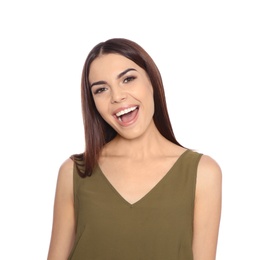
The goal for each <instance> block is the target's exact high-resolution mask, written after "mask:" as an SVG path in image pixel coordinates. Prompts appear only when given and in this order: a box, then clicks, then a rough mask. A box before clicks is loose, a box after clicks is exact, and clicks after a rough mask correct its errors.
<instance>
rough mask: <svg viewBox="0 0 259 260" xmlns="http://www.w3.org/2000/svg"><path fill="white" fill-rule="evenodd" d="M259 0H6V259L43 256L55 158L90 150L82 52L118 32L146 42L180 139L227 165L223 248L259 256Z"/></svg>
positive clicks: (1, 15)
mask: <svg viewBox="0 0 259 260" xmlns="http://www.w3.org/2000/svg"><path fill="white" fill-rule="evenodd" d="M257 2H258V1H250V0H243V1H239V0H236V1H230V0H224V1H223V0H218V1H205V0H204V1H202V0H197V1H165V0H164V1H163V0H160V1H151V0H150V1H135V0H132V1H119V0H118V1H113V0H110V1H106V0H100V1H88V0H85V1H55V0H52V1H46V0H45V1H36V0H34V1H18V0H17V1H11V0H10V1H7V0H6V1H1V3H0V27H1V28H0V29H1V31H0V37H1V40H0V45H1V47H0V116H1V117H0V119H1V127H0V131H1V132H0V160H1V168H0V174H1V175H0V178H1V181H0V199H1V204H0V205H1V214H0V238H1V259H6V260H7V259H26V260H35V259H37V260H41V259H42V260H44V259H46V256H47V251H48V246H49V239H50V232H51V225H52V209H53V200H54V193H55V185H56V177H57V172H58V169H59V166H60V164H61V163H62V162H63V161H64V160H65V159H66V158H67V157H68V156H70V155H71V154H73V153H77V152H81V151H82V150H83V149H84V143H83V142H84V139H83V127H82V120H81V105H80V77H81V70H82V67H83V63H84V60H85V58H86V55H87V54H88V52H89V51H90V49H91V48H92V47H93V46H94V45H95V44H97V43H98V42H100V41H104V40H106V39H108V38H113V37H125V38H129V39H131V40H134V41H136V42H137V43H139V44H140V45H142V46H143V47H144V48H145V49H146V50H147V51H148V52H149V54H150V55H151V56H152V57H153V59H154V60H155V62H156V63H157V65H158V67H159V69H160V71H161V74H162V77H163V79H164V85H165V90H166V95H167V101H168V109H169V111H170V116H171V120H172V124H173V128H174V131H175V134H176V137H177V139H178V140H179V141H180V142H181V143H182V144H183V145H184V146H187V147H189V148H194V149H197V150H198V151H200V152H202V153H205V154H208V155H210V156H212V157H213V158H214V159H216V160H217V161H218V163H219V164H220V165H221V168H222V171H223V207H222V220H221V226H220V235H219V242H218V257H217V259H220V260H230V259H231V260H232V259H235V260H238V259H240V260H244V259H245V260H250V259H251V260H252V259H253V260H254V259H259V251H258V243H259V239H258V234H259V224H258V222H259V213H258V205H259V203H258V201H259V189H258V186H259V183H258V175H259V170H258V168H259V167H258V161H259V159H258V150H257V149H258V144H259V140H258V133H259V128H258V112H259V105H258V92H257V89H258V87H259V51H258V50H259V47H258V46H259V15H258V14H259V8H258V6H257ZM2 256H4V257H3V258H2Z"/></svg>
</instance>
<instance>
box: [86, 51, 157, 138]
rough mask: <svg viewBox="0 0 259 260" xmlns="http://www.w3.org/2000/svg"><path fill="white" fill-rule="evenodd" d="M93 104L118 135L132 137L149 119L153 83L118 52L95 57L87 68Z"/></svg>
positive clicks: (142, 131)
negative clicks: (88, 69) (88, 68)
mask: <svg viewBox="0 0 259 260" xmlns="http://www.w3.org/2000/svg"><path fill="white" fill-rule="evenodd" d="M89 82H90V86H91V92H92V95H93V99H94V102H95V105H96V108H97V110H98V112H99V113H100V115H101V116H102V117H103V119H104V120H105V121H106V122H107V123H108V124H109V125H110V126H111V127H112V128H113V129H114V130H115V131H116V132H117V133H118V134H119V135H121V136H123V137H124V138H127V139H133V138H137V137H139V136H141V135H142V134H144V133H145V132H146V131H147V130H148V129H149V127H150V126H151V125H153V124H151V123H153V115H154V99H153V87H152V85H151V83H150V80H149V77H148V76H147V74H146V72H145V70H143V69H142V68H141V67H139V66H138V65H137V64H136V63H134V62H133V61H131V60H129V59H127V58H125V57H124V56H122V55H119V54H105V55H101V56H99V57H98V58H96V59H95V60H94V61H93V62H92V64H91V66H90V71H89Z"/></svg>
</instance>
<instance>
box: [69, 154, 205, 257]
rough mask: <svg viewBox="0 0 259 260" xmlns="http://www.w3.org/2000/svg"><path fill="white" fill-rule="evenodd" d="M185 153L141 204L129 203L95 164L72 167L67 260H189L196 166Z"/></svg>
mask: <svg viewBox="0 0 259 260" xmlns="http://www.w3.org/2000/svg"><path fill="white" fill-rule="evenodd" d="M200 157H201V154H200V153H197V152H194V151H191V150H186V151H185V152H184V153H183V154H182V155H181V156H180V157H179V159H178V160H177V161H176V162H175V163H174V165H173V166H172V167H171V169H170V170H169V171H168V172H167V174H166V175H165V176H164V177H163V178H162V180H160V181H159V183H158V184H157V185H156V186H155V187H154V188H153V189H152V190H151V191H150V192H148V193H147V194H146V195H145V196H144V197H143V198H142V199H140V200H139V201H137V202H136V203H134V204H130V203H128V202H127V201H126V200H125V199H123V197H122V196H121V195H120V194H119V193H118V192H117V191H116V189H115V188H114V187H113V186H112V185H111V183H110V182H109V181H108V179H107V178H106V177H105V175H104V174H103V173H102V171H101V169H100V167H99V166H98V165H97V166H96V167H95V169H94V171H93V174H92V176H91V177H86V178H81V177H79V175H78V173H77V170H76V167H74V203H75V205H74V206H75V215H76V223H77V226H76V239H75V244H74V246H73V249H72V251H71V253H70V256H69V258H68V259H70V260H169V259H170V260H192V259H193V254H192V238H193V214H194V197H195V186H196V175H197V174H196V173H197V166H198V162H199V160H200Z"/></svg>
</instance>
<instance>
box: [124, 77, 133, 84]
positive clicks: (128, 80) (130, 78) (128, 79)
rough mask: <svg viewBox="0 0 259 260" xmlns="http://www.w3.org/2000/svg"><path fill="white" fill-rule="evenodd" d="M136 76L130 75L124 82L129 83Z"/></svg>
mask: <svg viewBox="0 0 259 260" xmlns="http://www.w3.org/2000/svg"><path fill="white" fill-rule="evenodd" d="M135 78H136V77H134V76H129V77H127V78H125V79H124V80H123V83H128V82H130V81H133V80H134V79H135Z"/></svg>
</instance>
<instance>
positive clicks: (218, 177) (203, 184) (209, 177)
mask: <svg viewBox="0 0 259 260" xmlns="http://www.w3.org/2000/svg"><path fill="white" fill-rule="evenodd" d="M221 182H222V171H221V168H220V166H219V164H218V162H217V161H216V160H215V159H213V158H212V157H210V156H209V155H202V156H201V158H200V161H199V164H198V169H197V189H198V192H199V191H204V190H213V189H220V188H221Z"/></svg>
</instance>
